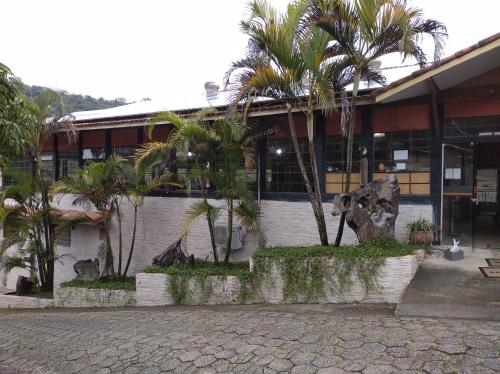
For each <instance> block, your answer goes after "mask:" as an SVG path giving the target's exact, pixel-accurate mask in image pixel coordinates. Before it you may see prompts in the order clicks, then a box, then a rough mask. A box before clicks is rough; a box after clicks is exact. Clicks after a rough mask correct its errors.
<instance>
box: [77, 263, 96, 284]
mask: <svg viewBox="0 0 500 374" xmlns="http://www.w3.org/2000/svg"><path fill="white" fill-rule="evenodd" d="M73 269H74V270H75V273H76V274H77V277H76V279H79V280H84V281H96V280H98V279H99V274H100V273H99V259H97V258H96V259H95V260H94V261H92V260H91V259H88V260H81V261H78V262H76V263H75V264H74V265H73Z"/></svg>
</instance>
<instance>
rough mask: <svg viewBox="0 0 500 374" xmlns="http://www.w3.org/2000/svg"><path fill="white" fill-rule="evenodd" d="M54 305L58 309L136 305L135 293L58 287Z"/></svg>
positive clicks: (55, 292)
mask: <svg viewBox="0 0 500 374" xmlns="http://www.w3.org/2000/svg"><path fill="white" fill-rule="evenodd" d="M54 304H55V305H56V306H58V307H76V308H78V307H90V308H93V307H96V308H97V307H119V306H129V305H135V304H136V300H135V291H129V290H111V289H88V288H77V287H57V288H55V290H54Z"/></svg>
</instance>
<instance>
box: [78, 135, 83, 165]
mask: <svg viewBox="0 0 500 374" xmlns="http://www.w3.org/2000/svg"><path fill="white" fill-rule="evenodd" d="M83 134H84V132H83V131H80V132H79V133H78V167H79V168H82V167H83V136H84V135H83Z"/></svg>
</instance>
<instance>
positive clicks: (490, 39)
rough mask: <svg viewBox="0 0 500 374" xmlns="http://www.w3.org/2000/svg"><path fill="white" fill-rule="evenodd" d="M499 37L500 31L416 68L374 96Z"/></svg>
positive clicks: (374, 95) (379, 90)
mask: <svg viewBox="0 0 500 374" xmlns="http://www.w3.org/2000/svg"><path fill="white" fill-rule="evenodd" d="M498 39H500V32H499V33H497V34H494V35H492V36H490V37H488V38H485V39H482V40H480V41H479V42H477V43H476V44H474V45H471V46H469V47H467V48H464V49H461V50H460V51H458V52H456V53H454V54H452V55H450V56H448V57H446V58H443V59H442V60H439V61H437V62H435V63H433V64H432V65H429V66H426V67H424V68H422V69H419V70H416V71H415V72H413V73H412V74H410V75H407V76H406V77H403V78H401V79H398V80H396V81H394V82H392V83H390V84H388V85H387V86H385V87H382V88H379V89H378V90H375V91H374V92H372V96H373V97H376V96H378V95H380V94H382V93H384V92H387V91H389V90H391V89H393V88H395V87H397V86H400V85H402V84H404V83H406V82H409V81H411V80H412V79H415V78H417V77H419V76H421V75H423V74H425V73H427V72H429V71H431V70H433V69H436V68H438V67H441V66H443V65H445V64H447V63H449V62H450V61H453V60H456V59H457V58H459V57H462V56H464V55H466V54H468V53H471V52H472V51H474V50H476V49H478V48H481V47H484V46H485V45H488V44H490V43H492V42H494V41H496V40H498Z"/></svg>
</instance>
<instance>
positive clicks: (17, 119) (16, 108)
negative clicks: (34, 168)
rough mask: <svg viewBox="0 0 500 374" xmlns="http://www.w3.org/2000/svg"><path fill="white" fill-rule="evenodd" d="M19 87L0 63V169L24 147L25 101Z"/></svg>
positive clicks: (20, 152)
mask: <svg viewBox="0 0 500 374" xmlns="http://www.w3.org/2000/svg"><path fill="white" fill-rule="evenodd" d="M21 86H22V84H21V82H19V81H18V80H17V79H16V78H15V77H14V76H13V74H12V72H11V71H10V69H9V68H8V67H7V66H5V65H4V64H2V63H0V167H1V166H3V165H5V164H6V161H7V158H8V157H9V156H12V155H19V154H22V153H23V152H24V150H25V147H26V143H25V139H26V136H25V135H26V129H25V127H24V126H23V122H24V121H23V119H24V115H25V109H26V105H25V104H26V100H24V98H23V97H22V95H21V94H20V93H19V89H20V88H21Z"/></svg>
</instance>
